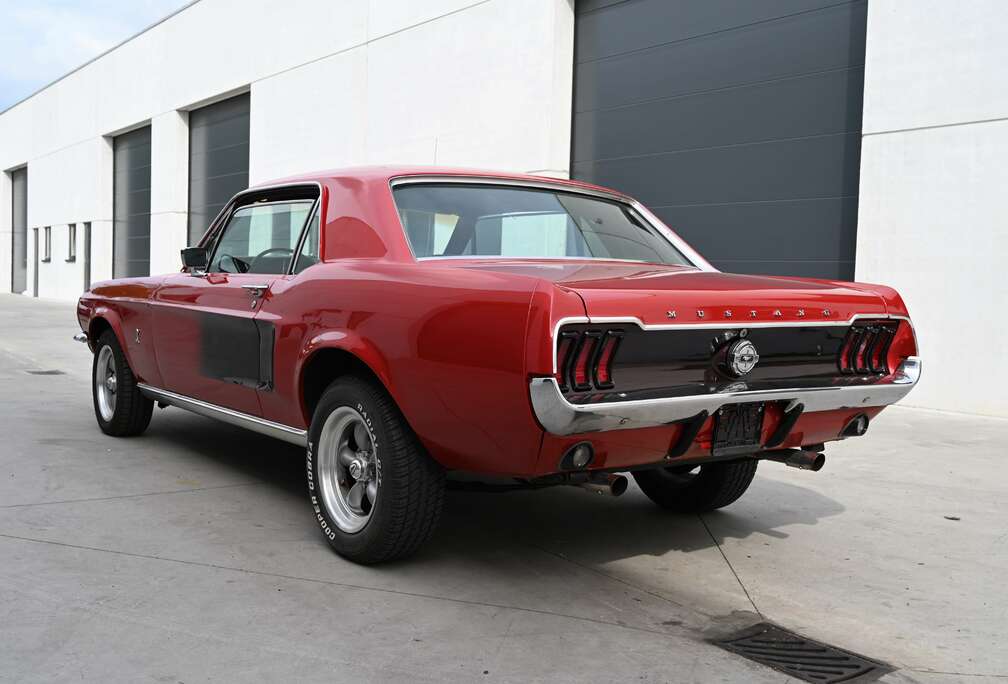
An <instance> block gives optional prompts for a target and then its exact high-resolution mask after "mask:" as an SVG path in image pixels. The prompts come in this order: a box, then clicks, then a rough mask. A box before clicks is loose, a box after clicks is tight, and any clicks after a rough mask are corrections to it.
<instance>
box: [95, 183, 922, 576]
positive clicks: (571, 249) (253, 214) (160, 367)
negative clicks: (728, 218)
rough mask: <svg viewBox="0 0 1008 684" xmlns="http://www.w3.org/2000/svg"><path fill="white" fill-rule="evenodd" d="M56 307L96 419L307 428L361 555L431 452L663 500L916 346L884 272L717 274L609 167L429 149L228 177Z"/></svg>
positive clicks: (865, 404)
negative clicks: (76, 351)
mask: <svg viewBox="0 0 1008 684" xmlns="http://www.w3.org/2000/svg"><path fill="white" fill-rule="evenodd" d="M77 316H78V319H79V323H80V326H81V329H82V332H81V333H80V334H78V335H77V338H78V339H80V340H82V341H85V342H87V344H88V345H89V346H90V348H91V350H92V351H93V353H94V364H93V383H92V390H93V400H94V410H95V417H96V418H97V421H98V425H99V427H100V428H101V430H102V431H103V432H105V433H107V434H109V435H114V436H128V435H138V434H140V433H141V432H143V431H144V429H145V428H146V427H147V425H148V423H149V422H150V420H151V414H152V412H153V407H154V405H155V403H157V404H158V405H159V406H161V407H166V406H174V407H178V408H181V409H186V410H189V411H193V412H195V413H198V414H202V415H205V416H209V417H213V418H217V419H220V420H222V421H225V422H228V423H231V424H233V425H237V426H241V427H243V428H247V429H249V430H253V431H256V432H258V433H262V434H264V435H268V436H270V437H274V438H277V439H281V440H286V441H288V442H291V443H294V444H297V445H299V446H302V447H304V448H305V454H306V457H305V467H306V471H307V477H306V480H307V489H308V497H309V500H310V502H311V506H312V511H313V513H314V517H315V519H316V521H317V523H318V525H319V526H320V528H321V530H322V532H323V534H324V536H325V538H326V539H327V540H328V541H329V543H330V544H331V545H332V547H333V548H334V549H335V550H336V551H337V552H338V553H339V554H341V555H343V556H345V557H347V558H349V559H352V560H354V561H357V562H361V563H375V562H380V561H385V560H389V559H392V558H396V557H402V556H405V555H407V554H410V553H412V552H414V551H415V550H416V549H417V548H418V547H420V545H421V544H423V542H424V541H425V540H427V539H428V538H429V537H430V535H431V533H432V531H433V530H434V528H435V525H436V523H437V521H438V517H439V515H440V511H441V508H442V504H443V500H444V491H445V488H446V482H447V481H448V480H449V478H450V479H460V480H467V481H469V482H472V481H476V482H478V483H479V484H480V485H481V486H484V487H487V488H505V489H507V488H513V487H530V488H538V487H547V486H553V485H579V486H582V487H585V488H588V489H590V490H593V491H596V492H602V493H609V494H617V495H618V494H620V493H621V492H622V491H623V490H624V489H626V487H627V479H626V477H625V476H624V475H622V473H631V474H632V475H633V477H634V479H635V480H636V482H637V484H638V485H639V487H640V489H641V490H643V492H644V494H646V495H647V496H648V497H650V498H651V499H652V500H654V501H655V502H656V503H657V504H658V505H660V506H663V507H665V508H667V509H670V510H672V511H679V512H697V511H710V510H713V509H716V508H720V507H723V506H726V505H728V504H730V503H732V502H733V501H735V500H736V499H737V498H738V497H739V496H741V495H742V493H743V492H744V491H745V490H746V488H747V487H748V486H749V484H750V483H751V482H752V479H753V476H754V474H755V472H756V467H757V464H758V463H759V462H760V461H761V460H772V461H778V462H783V463H786V464H788V465H792V466H795V467H799V468H805V469H810V470H817V469H819V468H820V467H822V464H823V461H824V456H823V449H824V444H825V443H826V442H830V441H833V440H840V439H845V438H851V437H858V436H861V435H863V434H864V433H865V431H866V430H867V429H868V426H869V423H870V421H871V420H873V419H874V418H875V416H876V415H878V413H879V412H880V411H881V410H882V409H883V408H884V407H885V406H886V405H888V404H891V403H893V402H895V401H897V400H899V399H901V398H902V397H903V396H904V395H906V394H907V393H908V392H909V391H910V390H911V389H912V388H913V386H914V385H915V384H916V382H917V380H918V378H919V376H920V371H921V362H920V360H919V358H918V357H917V346H916V340H915V336H914V330H913V328H912V326H911V322H910V319H909V317H908V314H907V309H906V307H905V306H904V304H903V301H902V300H901V299H900V296H899V295H898V294H897V293H896V292H895V291H894V290H892V289H890V288H888V287H884V286H880V285H868V284H862V283H851V282H834V281H827V280H813V279H807V278H788V277H767V276H755V275H734V274H728V273H721V272H719V271H718V270H716V269H715V268H713V267H712V266H711V265H710V264H709V263H708V262H707V261H705V260H704V259H703V257H701V256H700V255H699V254H697V252H696V251H694V250H693V249H692V248H691V247H690V246H689V245H688V244H686V242H684V241H683V240H682V239H681V238H680V237H679V236H678V235H676V234H675V233H674V232H672V231H671V230H670V229H669V228H668V227H666V226H665V225H664V224H663V223H662V222H661V221H660V220H659V219H658V218H657V217H656V216H655V215H654V214H653V213H652V212H650V211H649V210H648V209H647V208H645V207H644V206H643V205H641V204H640V203H639V202H637V201H635V200H633V199H632V198H630V197H627V196H626V195H624V194H622V193H619V192H616V191H613V190H607V189H605V188H601V187H596V186H592V185H588V184H585V183H580V182H574V181H564V180H553V179H548V178H542V177H536V176H528V175H515V174H505V173H489V172H480V171H466V170H449V169H440V168H358V169H348V170H339V171H331V172H326V173H319V174H313V175H306V176H302V177H296V178H290V179H286V180H283V181H278V182H274V183H270V184H268V185H261V186H258V187H254V188H251V189H249V190H247V191H245V192H241V193H239V194H238V195H237V196H235V197H234V198H233V199H232V200H231V201H230V202H229V203H228V204H227V206H226V207H225V208H224V209H223V210H222V211H221V213H220V214H219V215H218V216H217V218H216V219H215V220H214V221H213V223H212V224H211V225H210V226H209V228H208V230H207V231H206V234H205V235H204V236H203V238H202V240H201V241H200V242H199V243H198V245H197V246H195V247H190V248H187V249H185V250H183V252H182V269H181V270H180V271H179V272H177V273H172V274H169V275H161V276H152V277H141V278H122V279H117V280H111V281H107V282H101V283H97V284H95V285H94V286H93V287H92V288H91V290H90V291H88V292H86V293H84V295H83V296H82V297H81V298H80V301H79V304H78V307H77Z"/></svg>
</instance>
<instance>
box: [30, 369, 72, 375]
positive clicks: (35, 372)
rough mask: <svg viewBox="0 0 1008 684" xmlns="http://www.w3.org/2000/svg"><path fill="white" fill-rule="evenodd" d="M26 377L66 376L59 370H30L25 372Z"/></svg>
mask: <svg viewBox="0 0 1008 684" xmlns="http://www.w3.org/2000/svg"><path fill="white" fill-rule="evenodd" d="M25 373H27V374H28V375H66V373H64V372H63V371H61V370H30V371H25Z"/></svg>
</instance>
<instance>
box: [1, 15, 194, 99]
mask: <svg viewBox="0 0 1008 684" xmlns="http://www.w3.org/2000/svg"><path fill="white" fill-rule="evenodd" d="M187 2H188V0H0V45H2V46H3V54H4V56H3V59H0V111H3V110H4V109H6V108H7V107H9V106H10V105H12V104H14V103H15V102H17V101H18V100H21V99H23V98H25V97H27V96H28V95H30V94H31V93H33V92H35V91H36V90H38V89H39V88H41V87H42V86H44V85H46V84H48V83H51V82H52V81H54V80H56V79H57V78H59V77H60V76H63V75H64V74H66V73H67V72H68V71H71V70H73V69H75V68H76V67H78V66H80V65H81V64H83V63H84V62H86V61H88V60H89V59H91V58H92V57H94V56H96V55H98V54H100V53H102V52H104V51H105V50H107V49H109V48H110V47H112V46H113V45H116V44H117V43H119V42H121V41H123V40H124V39H126V38H128V37H130V36H132V35H133V34H134V33H136V32H137V31H140V30H141V29H143V28H145V27H147V26H149V25H150V24H153V23H154V22H155V21H157V20H158V19H161V18H163V17H164V16H165V15H168V14H170V13H171V12H173V11H175V10H176V9H178V8H179V7H182V6H183V5H185V4H187Z"/></svg>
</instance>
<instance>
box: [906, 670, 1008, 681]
mask: <svg viewBox="0 0 1008 684" xmlns="http://www.w3.org/2000/svg"><path fill="white" fill-rule="evenodd" d="M903 669H904V670H906V671H907V672H919V673H920V674H940V675H955V676H956V677H990V678H991V679H1008V674H984V673H982V672H948V671H945V670H928V669H926V668H917V667H906V668H903Z"/></svg>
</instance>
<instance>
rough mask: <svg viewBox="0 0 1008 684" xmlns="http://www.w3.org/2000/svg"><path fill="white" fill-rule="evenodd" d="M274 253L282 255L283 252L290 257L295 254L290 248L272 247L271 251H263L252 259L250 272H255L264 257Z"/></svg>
mask: <svg viewBox="0 0 1008 684" xmlns="http://www.w3.org/2000/svg"><path fill="white" fill-rule="evenodd" d="M274 252H276V253H281V252H282V253H284V254H287V255H288V256H291V255H293V254H294V250H293V249H291V248H290V247H270V248H269V249H264V250H263V251H261V252H259V253H258V254H256V255H255V256H254V257H252V263H250V264H249V268H248V270H249V271H253V270H254V269H255V265H256V262H257V261H259V260H260V259H262V258H263V257H265V256H267V255H269V254H272V253H274Z"/></svg>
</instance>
